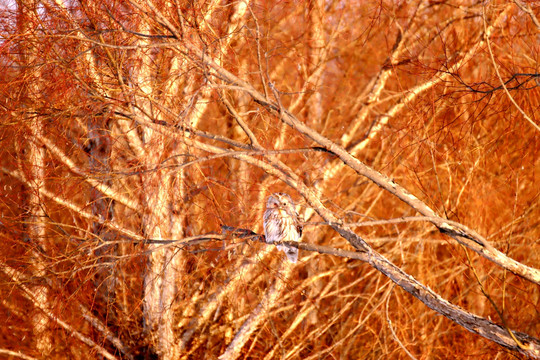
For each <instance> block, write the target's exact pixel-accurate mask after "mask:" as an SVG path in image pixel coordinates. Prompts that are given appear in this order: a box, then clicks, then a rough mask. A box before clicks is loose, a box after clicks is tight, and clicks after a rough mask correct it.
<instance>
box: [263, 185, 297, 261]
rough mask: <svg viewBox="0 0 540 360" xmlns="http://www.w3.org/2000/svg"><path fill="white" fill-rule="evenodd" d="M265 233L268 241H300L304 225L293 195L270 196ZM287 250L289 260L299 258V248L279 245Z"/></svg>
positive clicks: (265, 216)
mask: <svg viewBox="0 0 540 360" xmlns="http://www.w3.org/2000/svg"><path fill="white" fill-rule="evenodd" d="M264 235H265V236H266V242H267V243H274V242H277V241H299V240H300V236H302V225H301V224H300V222H299V219H298V213H297V212H296V210H295V208H294V203H293V201H292V199H291V197H290V196H289V195H287V194H284V193H275V194H272V195H270V196H269V197H268V200H267V202H266V211H265V212H264ZM277 248H278V249H280V250H282V251H283V252H285V254H286V255H287V258H288V259H289V261H291V262H293V263H295V262H296V261H297V260H298V249H297V248H292V247H289V246H286V245H277Z"/></svg>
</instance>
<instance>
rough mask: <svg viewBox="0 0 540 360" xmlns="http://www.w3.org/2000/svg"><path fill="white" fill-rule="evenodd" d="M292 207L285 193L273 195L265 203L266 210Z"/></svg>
mask: <svg viewBox="0 0 540 360" xmlns="http://www.w3.org/2000/svg"><path fill="white" fill-rule="evenodd" d="M290 206H294V204H293V201H292V199H291V197H290V196H289V195H287V194H285V193H274V194H272V195H270V196H269V197H268V201H267V202H266V208H267V209H273V208H284V209H287V208H289V207H290Z"/></svg>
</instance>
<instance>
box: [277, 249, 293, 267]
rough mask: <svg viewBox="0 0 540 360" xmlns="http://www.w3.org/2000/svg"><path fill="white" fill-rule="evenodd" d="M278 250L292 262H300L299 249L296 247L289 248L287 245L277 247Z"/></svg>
mask: <svg viewBox="0 0 540 360" xmlns="http://www.w3.org/2000/svg"><path fill="white" fill-rule="evenodd" d="M277 248H278V249H279V250H281V251H283V252H284V253H285V255H287V259H289V261H290V262H292V263H296V262H297V261H298V249H297V248H295V247H289V246H286V245H277Z"/></svg>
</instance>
